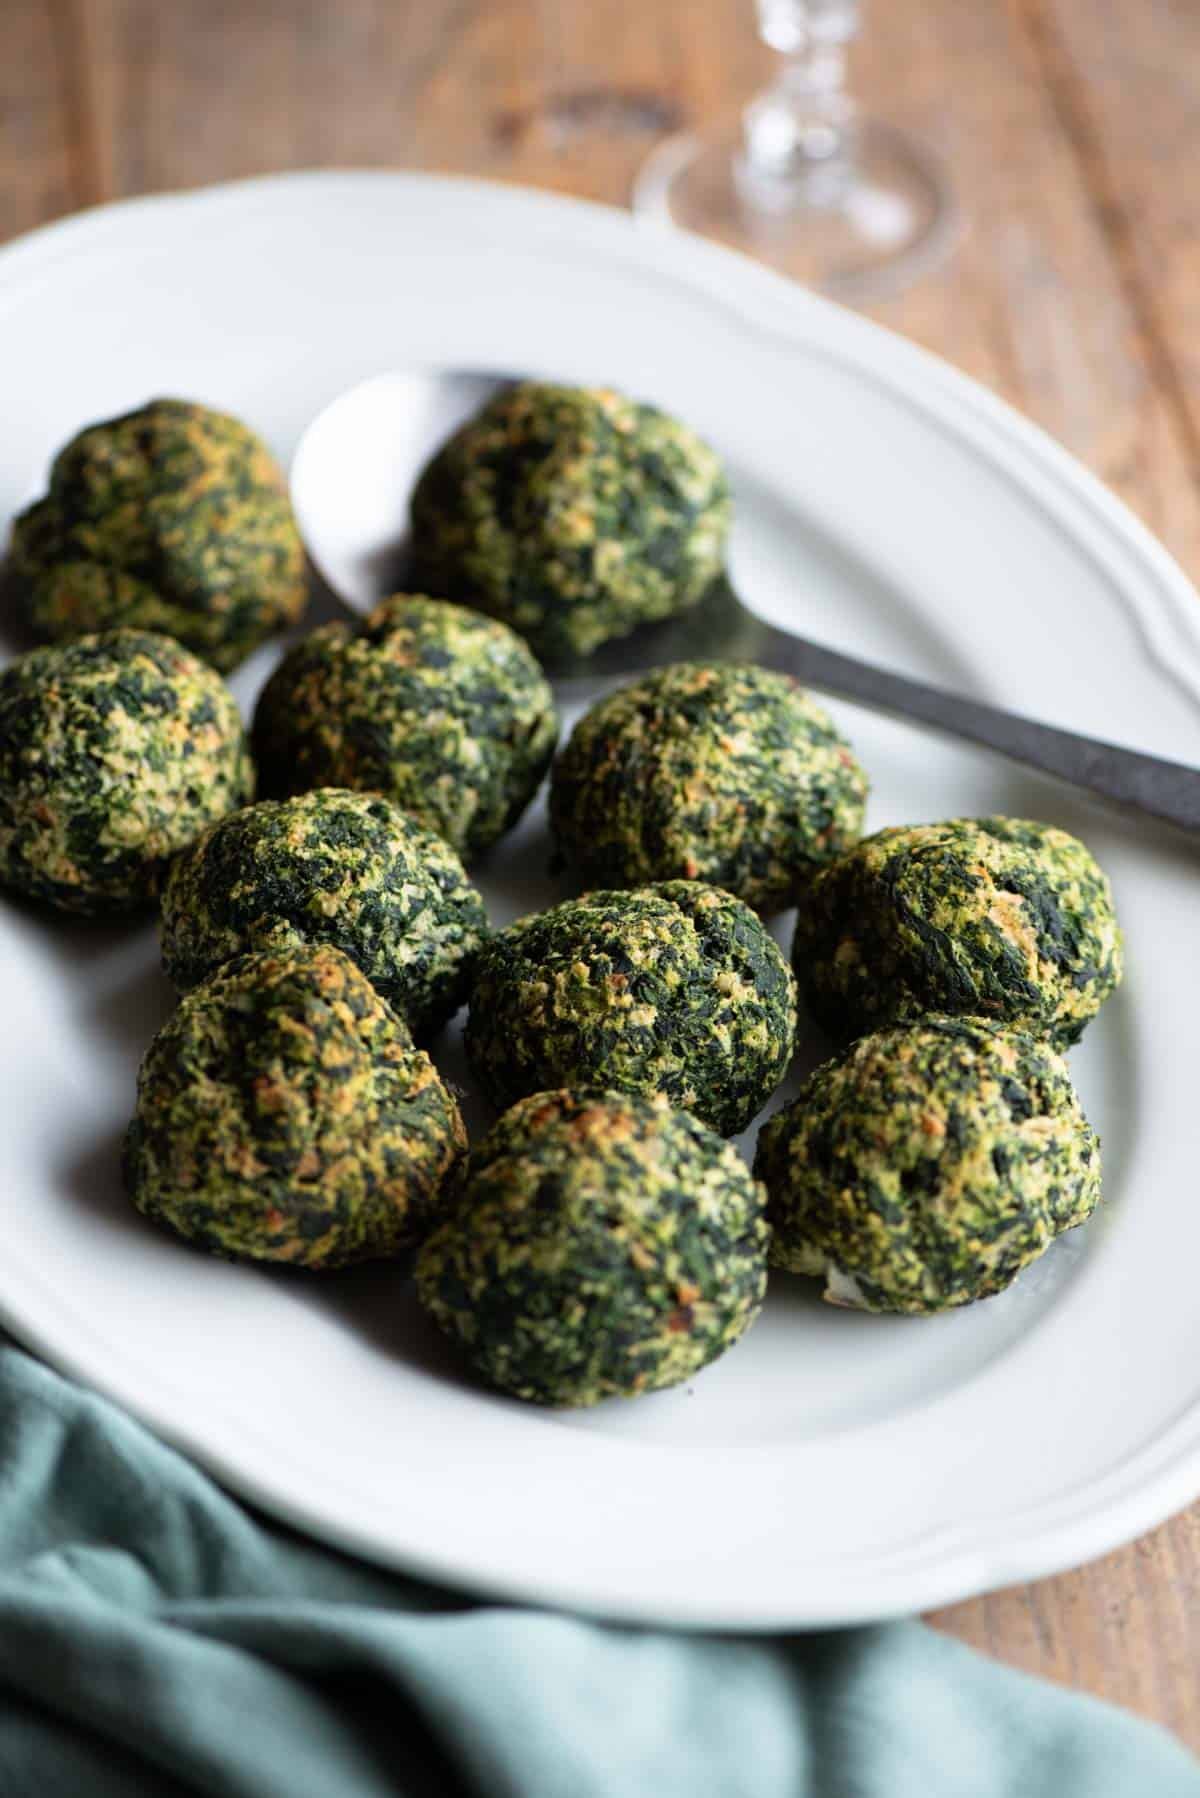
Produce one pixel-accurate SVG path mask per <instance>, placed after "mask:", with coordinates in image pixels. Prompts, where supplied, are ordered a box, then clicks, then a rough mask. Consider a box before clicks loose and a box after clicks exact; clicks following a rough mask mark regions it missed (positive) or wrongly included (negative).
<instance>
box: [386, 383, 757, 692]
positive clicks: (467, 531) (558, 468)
mask: <svg viewBox="0 0 1200 1798" xmlns="http://www.w3.org/2000/svg"><path fill="white" fill-rule="evenodd" d="M730 512H731V503H730V497H729V487H728V483H727V481H726V478H725V471H724V469H723V468H722V466H721V461H720V458H719V457H718V456H717V455H716V453H715V452H714V451H713V450H711V449H710V448H709V447H708V445H707V444H706V443H704V442H702V441H701V439H700V438H699V437H697V436H696V435H695V433H694V432H693V431H690V430H689V429H688V428H687V426H686V425H683V424H680V423H679V422H678V421H677V420H676V419H673V418H669V417H668V416H667V415H666V414H665V413H663V412H659V411H658V410H657V409H656V408H655V407H653V406H643V405H638V404H637V403H636V402H635V401H634V400H630V399H626V398H625V397H624V396H623V395H622V394H619V393H614V392H613V391H612V390H611V389H609V388H604V387H560V386H555V385H553V384H551V383H549V382H545V381H522V382H520V383H519V384H518V385H517V386H515V387H509V388H506V389H504V390H503V391H502V392H500V393H498V394H497V395H496V396H495V398H494V399H492V400H490V401H489V402H488V404H487V405H486V406H485V407H484V408H483V410H482V411H481V412H480V413H479V414H478V416H477V417H475V418H473V419H472V420H471V421H470V422H469V423H468V424H465V425H464V426H463V427H462V429H461V430H460V431H458V432H457V433H456V434H455V435H454V436H453V437H452V438H451V439H450V441H449V442H448V443H447V444H446V445H445V446H444V447H443V448H442V449H441V450H440V451H439V452H438V454H437V455H436V456H435V457H434V458H433V461H432V462H431V463H430V464H429V466H428V467H427V468H426V470H425V472H424V473H423V474H422V476H421V478H420V481H419V482H418V484H417V488H416V491H415V493H414V494H413V501H412V553H413V567H414V577H413V578H414V585H416V586H418V587H421V588H423V589H425V590H426V591H427V592H430V593H441V594H445V595H446V596H447V597H448V598H451V599H459V600H462V601H463V602H464V604H466V605H472V606H477V607H478V608H479V610H480V611H482V612H489V613H490V614H491V615H492V617H494V618H502V619H503V620H504V622H505V623H506V624H511V625H512V627H513V629H514V630H518V631H520V632H521V634H522V636H525V637H528V639H529V641H530V642H531V643H532V644H533V647H534V649H535V650H536V651H537V653H538V655H540V656H542V657H543V658H545V659H547V660H556V661H557V660H562V659H564V658H570V657H572V656H580V655H588V654H590V653H591V651H592V650H594V649H597V648H598V647H599V646H600V644H601V643H604V642H607V641H608V639H609V638H610V637H624V636H626V635H628V633H629V632H630V631H631V630H633V629H634V628H635V626H637V625H639V624H644V623H647V622H649V621H650V620H653V619H660V618H669V617H671V616H672V615H673V614H674V613H676V612H682V611H685V610H686V609H687V608H688V607H689V606H692V605H694V604H695V603H696V601H697V600H698V599H699V598H700V597H701V595H702V594H703V593H704V592H705V590H706V589H707V588H708V587H709V586H710V585H711V583H712V581H713V579H714V578H715V576H716V575H717V574H718V573H719V572H720V569H721V566H722V561H723V556H724V550H725V539H726V536H727V534H728V530H729V520H730Z"/></svg>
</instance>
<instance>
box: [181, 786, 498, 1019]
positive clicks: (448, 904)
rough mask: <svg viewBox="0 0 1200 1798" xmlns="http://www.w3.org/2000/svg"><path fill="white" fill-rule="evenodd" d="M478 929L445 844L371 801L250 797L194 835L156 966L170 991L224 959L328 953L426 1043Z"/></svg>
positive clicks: (322, 794) (464, 976) (358, 796)
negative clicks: (320, 948) (252, 800)
mask: <svg viewBox="0 0 1200 1798" xmlns="http://www.w3.org/2000/svg"><path fill="white" fill-rule="evenodd" d="M486 930H487V915H486V913H485V911H484V908H483V900H482V899H481V898H480V896H479V894H478V893H477V892H476V890H475V888H474V887H473V886H472V885H471V883H470V881H469V880H468V879H467V875H466V871H465V869H464V868H463V865H462V863H461V861H460V860H459V859H458V856H457V855H456V854H455V853H454V851H453V849H451V847H450V845H449V844H448V843H445V842H443V841H442V839H441V837H438V836H435V835H434V834H433V832H432V831H430V830H426V829H425V827H424V826H423V825H421V824H418V823H417V822H416V820H415V819H413V818H410V817H409V816H408V815H407V813H405V812H402V811H401V810H400V809H399V807H398V806H395V805H393V804H392V803H391V801H390V800H387V799H381V798H380V797H379V796H378V794H373V793H354V792H349V791H346V790H344V789H338V788H330V787H320V788H318V789H317V790H316V791H315V792H312V793H300V794H297V795H296V797H295V798H293V799H278V800H277V799H263V800H260V801H259V803H258V804H257V805H251V806H247V807H246V808H245V809H244V810H243V811H240V812H234V813H233V815H232V816H231V817H228V818H224V819H222V821H221V822H220V823H219V824H216V825H214V826H212V828H211V829H209V830H207V831H205V833H204V835H203V836H202V837H200V838H199V840H198V841H197V842H195V843H194V844H193V845H192V847H191V848H190V849H189V850H187V851H186V852H185V853H184V854H183V855H181V856H180V857H179V859H178V860H177V861H176V863H175V865H174V867H173V868H172V870H171V874H170V878H169V879H168V881H167V885H166V888H165V890H164V893H163V902H162V946H163V965H164V967H165V968H166V971H167V973H168V975H169V976H170V978H171V979H172V980H173V981H174V982H175V985H176V986H177V987H178V988H179V989H180V991H181V992H186V991H187V990H188V989H189V988H191V987H193V986H196V985H197V984H198V983H199V982H200V981H201V980H205V979H207V978H208V976H209V975H210V974H212V973H214V972H215V971H216V969H217V968H219V967H220V966H221V965H222V964H223V963H224V962H227V961H230V960H231V959H232V958H233V957H234V956H235V955H242V954H245V953H246V952H247V951H249V950H252V949H281V950H282V949H287V948H290V947H293V946H294V945H296V944H298V943H332V944H333V945H334V946H335V947H336V948H338V949H341V950H342V951H343V953H344V954H346V955H348V956H349V957H350V959H351V961H352V962H354V963H355V964H356V965H357V966H358V967H359V968H361V969H362V971H363V973H364V974H365V975H366V976H367V979H368V980H369V981H370V982H371V984H372V985H373V986H374V987H376V989H377V990H378V991H379V992H381V993H382V994H383V996H384V998H385V999H387V1000H388V1001H389V1002H390V1003H391V1004H392V1005H394V1006H395V1007H396V1010H397V1011H398V1012H400V1014H401V1016H402V1017H403V1018H404V1019H405V1021H406V1023H407V1024H408V1026H409V1029H410V1030H412V1031H413V1032H414V1034H415V1035H417V1036H424V1035H427V1034H428V1033H429V1032H431V1031H433V1030H436V1029H437V1027H438V1025H440V1024H443V1023H444V1022H445V1021H446V1019H447V1018H448V1017H450V1016H451V1014H452V1013H453V1012H456V1011H457V1010H458V1008H459V1006H460V1005H461V1004H462V1003H463V1001H464V999H465V998H466V996H467V986H468V984H469V981H470V977H471V966H472V962H473V959H474V957H475V954H476V952H477V950H478V949H479V946H480V944H481V943H482V941H483V938H484V935H485V933H486Z"/></svg>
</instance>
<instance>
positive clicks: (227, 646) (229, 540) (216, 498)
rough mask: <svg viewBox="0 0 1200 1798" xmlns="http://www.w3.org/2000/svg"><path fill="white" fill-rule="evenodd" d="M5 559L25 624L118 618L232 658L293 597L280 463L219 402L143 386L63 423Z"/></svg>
mask: <svg viewBox="0 0 1200 1798" xmlns="http://www.w3.org/2000/svg"><path fill="white" fill-rule="evenodd" d="M10 554H11V560H10V568H11V573H12V576H13V584H14V588H15V591H16V594H17V596H18V599H19V603H20V604H21V606H22V609H23V610H24V613H25V615H26V619H27V621H28V623H29V624H30V625H31V626H32V628H33V629H34V630H35V631H36V633H37V634H38V635H39V636H43V637H51V638H55V639H59V640H61V639H67V638H72V637H78V636H82V635H84V634H85V633H87V632H91V631H100V630H108V629H110V628H113V627H115V626H118V625H130V626H135V627H136V628H138V629H139V630H149V631H162V632H164V633H165V634H166V635H168V636H171V637H176V638H178V640H179V642H181V643H183V644H186V646H187V647H188V648H189V649H193V650H195V652H196V654H197V655H201V656H203V657H204V658H205V660H206V661H209V662H211V663H212V664H213V666H214V667H215V668H221V669H225V670H228V669H230V668H234V667H236V666H237V664H238V663H239V662H240V661H242V660H243V658H244V657H245V656H248V655H249V653H250V651H251V650H252V649H254V648H256V647H257V646H258V644H259V643H261V642H262V641H263V639H264V638H265V637H269V636H270V635H271V633H272V632H273V631H277V630H281V629H282V628H283V627H284V626H285V625H289V624H294V623H295V621H296V620H297V619H298V618H299V617H300V615H301V613H302V612H303V610H304V607H305V603H306V598H307V588H306V584H305V572H304V551H303V548H302V547H301V543H300V535H299V532H298V531H297V529H296V523H295V519H294V518H293V517H292V508H291V504H290V502H289V500H288V496H287V488H286V486H285V484H284V479H283V475H282V473H281V471H280V469H279V466H278V464H277V463H276V461H275V459H274V457H273V456H272V455H271V452H270V451H269V450H268V448H267V446H266V444H265V443H264V442H263V441H262V439H261V438H260V437H258V436H256V435H255V433H254V432H253V431H252V430H250V429H249V427H248V426H246V425H244V424H242V423H240V421H239V420H238V419H236V418H230V417H228V416H227V415H226V414H225V413H224V412H213V411H211V410H210V409H209V407H207V406H198V405H194V404H192V403H190V402H189V401H187V400H154V401H152V402H151V404H150V405H148V406H142V407H141V408H140V409H139V410H138V411H136V412H129V413H127V414H126V415H125V416H124V417H122V418H110V419H106V420H105V421H104V422H103V423H102V424H95V425H92V426H90V427H89V428H88V429H87V430H86V431H81V432H80V433H79V435H78V436H77V437H73V438H72V439H71V441H70V443H68V444H67V445H66V447H65V448H64V449H62V450H61V451H60V452H59V454H58V456H57V458H56V459H55V462H54V466H53V468H52V470H51V474H50V488H49V492H48V493H47V494H46V497H45V498H44V499H40V500H38V502H37V504H36V505H33V506H30V507H29V509H28V511H26V512H23V513H22V514H21V516H20V517H19V518H18V519H17V521H16V524H15V526H14V527H13V537H12V545H11V552H10Z"/></svg>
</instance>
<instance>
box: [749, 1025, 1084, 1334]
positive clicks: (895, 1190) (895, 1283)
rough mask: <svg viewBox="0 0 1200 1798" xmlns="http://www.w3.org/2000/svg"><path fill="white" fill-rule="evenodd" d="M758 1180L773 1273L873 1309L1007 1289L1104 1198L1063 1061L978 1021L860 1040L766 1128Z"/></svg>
mask: <svg viewBox="0 0 1200 1798" xmlns="http://www.w3.org/2000/svg"><path fill="white" fill-rule="evenodd" d="M754 1171H755V1174H756V1175H757V1176H758V1178H759V1179H760V1180H761V1181H762V1182H763V1183H764V1185H765V1186H766V1188H767V1195H768V1216H769V1217H770V1220H771V1225H772V1238H771V1261H772V1264H773V1265H774V1266H776V1267H784V1268H790V1269H791V1270H792V1271H793V1272H794V1273H799V1274H810V1275H812V1276H813V1277H814V1278H816V1279H823V1280H824V1282H825V1292H824V1296H825V1298H826V1299H828V1300H829V1301H830V1302H831V1303H832V1304H835V1305H853V1306H858V1307H860V1308H861V1309H863V1310H866V1311H904V1312H912V1313H920V1312H932V1311H943V1310H946V1309H948V1308H949V1307H950V1306H953V1305H965V1304H968V1303H969V1302H970V1301H971V1300H972V1299H982V1298H987V1297H989V1296H990V1295H991V1294H992V1293H996V1292H1000V1291H1002V1290H1003V1288H1004V1287H1006V1286H1008V1285H1009V1284H1010V1283H1011V1282H1012V1281H1013V1280H1014V1279H1015V1278H1016V1276H1017V1275H1018V1274H1019V1273H1020V1271H1021V1269H1022V1268H1023V1267H1026V1266H1027V1265H1028V1264H1029V1262H1031V1261H1033V1260H1035V1259H1036V1258H1037V1256H1039V1255H1040V1254H1042V1253H1043V1251H1044V1250H1045V1249H1047V1248H1048V1247H1049V1245H1050V1243H1051V1242H1052V1241H1053V1240H1054V1238H1055V1237H1056V1236H1059V1235H1061V1234H1062V1232H1063V1231H1064V1230H1070V1229H1073V1228H1074V1227H1075V1225H1076V1224H1081V1223H1083V1222H1084V1220H1085V1219H1086V1218H1087V1217H1089V1216H1090V1215H1091V1213H1092V1211H1093V1210H1094V1208H1095V1206H1096V1204H1097V1202H1098V1200H1099V1198H1100V1144H1099V1141H1098V1139H1097V1137H1096V1133H1095V1131H1094V1130H1093V1129H1092V1127H1091V1125H1090V1124H1089V1123H1088V1121H1087V1119H1086V1118H1085V1117H1084V1115H1083V1112H1082V1110H1081V1108H1080V1104H1079V1100H1078V1098H1077V1097H1076V1095H1075V1089H1074V1087H1073V1086H1072V1085H1071V1077H1070V1075H1069V1073H1068V1072H1067V1065H1066V1063H1065V1062H1064V1061H1063V1059H1062V1057H1061V1055H1059V1054H1058V1053H1057V1051H1056V1050H1054V1049H1052V1048H1051V1047H1050V1045H1049V1044H1048V1043H1046V1042H1044V1041H1039V1040H1038V1039H1036V1038H1035V1037H1032V1036H1028V1035H1026V1034H1025V1032H1023V1031H1019V1030H1011V1029H1006V1028H1004V1027H1002V1026H1001V1025H999V1024H994V1023H990V1022H988V1021H987V1020H985V1019H981V1018H955V1017H929V1018H925V1019H924V1020H923V1021H922V1022H920V1023H917V1024H907V1025H899V1026H897V1027H896V1028H895V1029H892V1030H881V1031H878V1032H876V1033H875V1034H873V1035H871V1036H864V1037H862V1038H861V1039H860V1040H859V1041H858V1042H856V1043H855V1044H854V1045H853V1047H852V1048H850V1049H848V1050H847V1051H846V1053H845V1054H844V1055H842V1056H840V1057H838V1058H837V1059H835V1060H833V1061H827V1062H826V1063H825V1065H824V1066H823V1067H820V1068H818V1069H817V1071H816V1072H815V1073H814V1074H813V1075H812V1076H811V1077H810V1078H809V1080H808V1081H807V1083H806V1084H805V1086H804V1088H803V1089H802V1091H801V1093H800V1095H799V1097H798V1098H797V1099H796V1100H795V1101H794V1103H793V1104H791V1105H789V1106H788V1107H787V1108H786V1109H785V1110H783V1111H781V1112H779V1113H777V1115H776V1116H775V1117H773V1118H770V1119H769V1120H768V1122H767V1123H766V1124H764V1126H763V1128H762V1130H761V1131H760V1133H759V1138H758V1153H757V1156H756V1158H755V1163H754Z"/></svg>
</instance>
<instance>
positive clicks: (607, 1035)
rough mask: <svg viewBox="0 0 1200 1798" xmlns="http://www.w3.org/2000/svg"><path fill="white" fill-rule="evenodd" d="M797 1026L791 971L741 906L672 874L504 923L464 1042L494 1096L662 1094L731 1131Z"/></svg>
mask: <svg viewBox="0 0 1200 1798" xmlns="http://www.w3.org/2000/svg"><path fill="white" fill-rule="evenodd" d="M795 1032H796V993H795V982H794V981H793V979H792V976H791V973H790V971H789V969H788V965H787V962H786V961H785V959H784V957H783V956H782V955H781V954H780V952H779V950H778V948H777V947H776V945H775V943H774V941H773V939H772V938H771V937H770V936H769V935H768V933H767V931H766V930H765V929H764V927H763V925H762V924H761V923H760V922H759V920H758V918H757V917H756V916H755V915H754V913H753V912H752V911H751V910H750V908H749V906H747V905H743V903H742V901H741V900H740V899H735V898H734V897H733V895H732V894H731V893H723V892H720V891H718V889H717V888H716V887H710V886H704V885H703V884H701V883H700V882H699V881H691V880H669V881H664V882H662V883H661V884H660V885H658V886H651V887H643V888H640V889H638V890H636V891H633V892H599V893H589V894H587V895H586V897H584V898H582V899H568V900H566V901H565V902H564V903H563V904H561V905H556V906H553V907H552V908H551V909H550V910H549V911H545V912H540V913H538V914H536V915H535V916H533V917H528V918H522V919H519V920H518V922H517V923H515V924H511V925H510V926H509V927H508V929H507V930H502V931H499V932H498V933H497V934H496V935H495V936H494V937H492V938H491V940H490V941H489V942H488V943H487V944H485V946H484V948H483V950H482V952H481V954H480V957H479V963H478V971H477V974H476V980H475V985H474V988H473V989H472V992H471V1004H470V1011H469V1013H468V1016H467V1033H466V1042H467V1053H468V1055H469V1057H470V1060H471V1064H472V1066H473V1067H474V1069H475V1072H476V1074H477V1075H478V1077H479V1079H480V1081H481V1082H482V1083H483V1086H484V1088H485V1089H486V1091H487V1093H488V1094H489V1096H490V1097H491V1099H492V1100H493V1102H494V1103H495V1104H496V1105H497V1106H500V1107H504V1106H506V1105H510V1104H511V1103H512V1102H513V1100H514V1099H520V1098H523V1097H524V1096H525V1095H526V1094H527V1093H534V1092H542V1091H546V1090H548V1089H550V1088H552V1087H559V1086H561V1087H567V1088H582V1087H609V1088H612V1089H613V1090H615V1091H618V1092H626V1093H643V1094H654V1093H662V1094H664V1095H665V1096H666V1097H667V1098H668V1099H669V1100H670V1101H671V1103H672V1104H673V1105H677V1106H679V1107H681V1108H682V1109H683V1110H686V1111H692V1112H695V1114H696V1116H697V1117H698V1118H700V1119H701V1120H702V1121H703V1122H704V1123H706V1124H710V1125H711V1126H712V1128H713V1129H714V1130H718V1131H720V1133H721V1135H722V1136H732V1135H734V1134H735V1133H736V1132H737V1131H739V1130H744V1129H745V1128H746V1125H747V1124H748V1123H749V1122H750V1120H751V1119H752V1118H753V1117H754V1116H755V1115H756V1113H757V1112H758V1111H760V1110H761V1108H762V1106H763V1105H764V1104H765V1103H766V1101H767V1099H768V1098H769V1097H770V1096H771V1094H772V1093H773V1092H774V1090H775V1088H776V1087H777V1086H778V1085H779V1082H780V1081H781V1080H782V1079H783V1076H784V1074H785V1073H786V1071H787V1066H788V1062H789V1061H790V1059H791V1054H792V1047H793V1044H794V1041H795Z"/></svg>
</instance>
